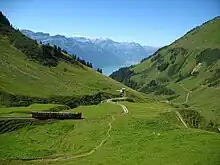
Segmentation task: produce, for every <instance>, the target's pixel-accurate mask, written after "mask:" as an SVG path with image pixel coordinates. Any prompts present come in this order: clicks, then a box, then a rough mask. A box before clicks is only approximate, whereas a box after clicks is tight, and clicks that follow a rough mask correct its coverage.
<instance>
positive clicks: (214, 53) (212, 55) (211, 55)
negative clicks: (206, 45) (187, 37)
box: [196, 48, 220, 66]
mask: <svg viewBox="0 0 220 165" xmlns="http://www.w3.org/2000/svg"><path fill="white" fill-rule="evenodd" d="M219 59H220V49H217V48H216V49H205V50H204V51H202V52H201V53H200V54H199V55H197V56H196V62H197V63H200V62H205V63H206V64H207V65H208V66H210V65H212V64H213V63H214V62H216V61H217V60H219Z"/></svg>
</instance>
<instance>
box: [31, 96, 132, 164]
mask: <svg viewBox="0 0 220 165" xmlns="http://www.w3.org/2000/svg"><path fill="white" fill-rule="evenodd" d="M117 99H118V100H123V99H125V98H114V100H117ZM112 100H113V99H108V100H107V101H106V102H107V103H110V104H117V105H119V106H120V107H121V108H122V109H123V112H124V113H123V114H127V113H128V109H127V107H126V106H125V105H123V104H121V103H117V102H113V101H112ZM123 114H122V115H123ZM111 117H112V120H111V121H110V122H109V123H108V125H109V128H108V131H107V132H106V136H105V138H104V139H103V140H102V141H101V142H100V143H99V144H98V145H97V146H95V147H94V148H93V149H92V150H91V151H89V152H87V153H83V154H79V155H74V156H68V157H65V156H60V157H59V156H58V157H55V158H38V159H33V160H30V161H37V162H39V161H58V160H73V159H77V158H82V157H86V156H89V155H91V154H93V153H94V152H95V151H96V150H98V149H99V148H100V147H101V146H102V145H103V144H104V143H105V142H106V141H107V140H108V139H109V138H110V137H111V134H110V132H111V129H112V123H113V122H114V121H115V120H116V119H115V117H114V116H111Z"/></svg>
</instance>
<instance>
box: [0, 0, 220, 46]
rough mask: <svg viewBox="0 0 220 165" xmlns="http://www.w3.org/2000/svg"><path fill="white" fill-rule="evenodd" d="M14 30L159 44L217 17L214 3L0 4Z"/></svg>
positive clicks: (29, 0)
mask: <svg viewBox="0 0 220 165" xmlns="http://www.w3.org/2000/svg"><path fill="white" fill-rule="evenodd" d="M0 10H1V11H3V13H4V14H5V15H6V16H7V17H8V18H9V19H10V21H11V22H12V24H13V25H14V26H15V27H17V28H19V29H29V30H33V31H35V32H36V31H41V32H49V33H50V34H52V35H55V34H62V35H66V36H68V37H72V36H85V37H90V38H97V37H103V38H110V39H114V40H117V41H129V42H139V43H140V44H144V45H152V46H163V45H166V44H169V43H171V42H173V41H174V40H176V39H177V38H179V37H180V36H182V35H184V34H185V33H186V32H187V31H189V30H190V29H192V28H193V27H195V26H197V25H200V24H201V23H203V22H205V21H207V20H209V19H212V18H214V17H215V16H219V15H220V0H62V1H61V0H60V1H59V0H53V1H52V0H1V3H0Z"/></svg>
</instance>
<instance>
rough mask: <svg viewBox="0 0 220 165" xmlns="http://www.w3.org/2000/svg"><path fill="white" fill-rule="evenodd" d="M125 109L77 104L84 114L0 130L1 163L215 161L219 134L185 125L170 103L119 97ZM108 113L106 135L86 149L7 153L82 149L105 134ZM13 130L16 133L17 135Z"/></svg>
mask: <svg viewBox="0 0 220 165" xmlns="http://www.w3.org/2000/svg"><path fill="white" fill-rule="evenodd" d="M125 105H126V106H127V107H128V109H129V114H128V115H123V116H121V111H122V109H121V108H120V107H119V106H117V105H112V104H100V105H97V106H86V107H78V108H76V109H75V110H74V111H81V112H83V114H84V116H85V117H86V119H85V120H64V121H51V122H49V123H48V122H47V123H44V124H42V123H41V124H40V125H38V124H35V125H28V126H26V127H24V128H22V129H20V130H17V131H14V132H9V133H4V134H0V141H1V142H2V145H1V146H0V157H1V161H0V162H1V163H2V164H16V165H18V164H52V165H53V164H91V165H93V164H94V165H95V164H118V165H125V164H133V165H135V164H153V165H160V164H170V165H176V164H180V165H181V164H182V165H185V164H189V165H194V164H201V165H203V164H204V165H206V164H210V165H215V164H218V163H220V162H219V158H218V155H219V154H220V150H219V147H218V145H217V144H218V143H219V142H220V138H219V135H218V134H216V133H210V132H206V131H202V130H196V129H185V128H184V127H183V126H182V124H181V123H180V122H179V121H178V120H177V119H176V116H175V115H174V114H175V113H174V112H173V110H174V109H173V108H171V107H169V106H168V105H166V104H162V103H148V104H140V103H139V104H138V103H125ZM111 115H113V116H114V117H115V119H116V120H115V121H114V122H113V123H112V130H111V132H110V134H111V137H110V138H109V139H108V140H107V142H106V143H104V144H103V146H102V147H101V148H99V149H98V150H97V151H95V152H94V153H93V154H92V155H90V156H87V157H84V158H78V159H74V160H68V159H67V160H59V161H55V162H54V161H52V162H51V161H34V162H33V161H30V162H29V161H21V160H14V161H9V160H2V159H8V158H34V157H44V156H49V157H54V156H58V157H59V156H60V157H65V158H68V157H69V156H73V155H77V154H79V153H86V152H88V151H90V150H91V149H92V148H94V147H95V146H96V145H97V144H99V143H100V141H101V140H102V139H103V138H104V137H105V136H106V132H107V130H108V128H109V126H108V122H109V121H111V120H112V119H111ZM18 135H19V136H18Z"/></svg>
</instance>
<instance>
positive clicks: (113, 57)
mask: <svg viewBox="0 0 220 165" xmlns="http://www.w3.org/2000/svg"><path fill="white" fill-rule="evenodd" d="M21 32H22V33H23V34H25V35H26V36H28V37H29V38H31V39H34V40H37V41H38V42H40V41H41V42H42V43H43V44H45V43H49V44H51V45H54V44H55V45H57V46H60V47H61V48H62V49H65V50H66V51H68V52H69V53H70V54H75V55H77V56H78V57H81V58H83V59H84V60H86V61H89V62H92V64H93V66H95V67H100V68H106V67H111V66H118V67H120V66H128V65H132V64H136V63H138V62H139V61H140V60H142V59H143V58H146V57H147V56H149V55H151V54H153V53H154V52H155V51H156V50H157V49H158V48H155V47H151V46H142V45H140V44H138V43H134V42H116V41H113V40H111V39H101V38H99V39H89V38H85V37H65V36H63V35H55V36H51V35H50V34H49V33H43V32H36V33H35V32H33V31H30V30H21Z"/></svg>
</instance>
